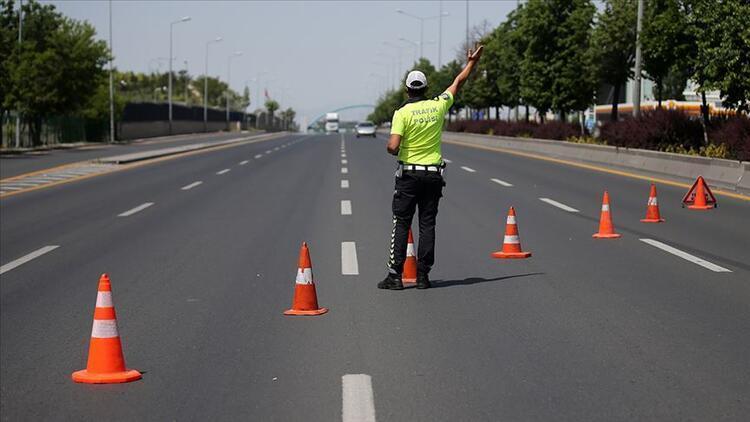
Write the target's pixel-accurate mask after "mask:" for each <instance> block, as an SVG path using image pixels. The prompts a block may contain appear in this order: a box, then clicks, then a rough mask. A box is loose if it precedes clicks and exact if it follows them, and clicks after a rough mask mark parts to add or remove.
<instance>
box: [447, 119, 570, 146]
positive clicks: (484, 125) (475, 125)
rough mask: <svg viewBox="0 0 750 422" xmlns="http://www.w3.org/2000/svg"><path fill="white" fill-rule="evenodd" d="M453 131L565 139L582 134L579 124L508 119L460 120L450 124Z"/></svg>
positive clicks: (449, 127) (449, 128)
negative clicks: (539, 122) (512, 120)
mask: <svg viewBox="0 0 750 422" xmlns="http://www.w3.org/2000/svg"><path fill="white" fill-rule="evenodd" d="M448 130H449V131H453V132H467V133H481V134H485V135H497V136H516V137H522V138H540V139H552V140H559V141H563V140H566V139H568V138H571V137H574V136H580V135H581V130H580V129H579V127H578V125H576V124H571V123H565V122H558V121H552V122H548V123H545V124H538V123H535V122H528V123H527V122H509V121H506V120H458V121H455V122H451V123H450V124H449V125H448Z"/></svg>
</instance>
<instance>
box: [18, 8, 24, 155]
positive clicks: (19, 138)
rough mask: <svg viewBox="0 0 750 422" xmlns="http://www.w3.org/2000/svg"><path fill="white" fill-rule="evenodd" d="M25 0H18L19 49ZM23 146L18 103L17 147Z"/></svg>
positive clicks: (21, 38) (19, 47)
mask: <svg viewBox="0 0 750 422" xmlns="http://www.w3.org/2000/svg"><path fill="white" fill-rule="evenodd" d="M22 34H23V0H20V1H19V2H18V49H19V51H20V49H21V41H23V36H22ZM20 147H21V110H20V104H18V103H16V148H20Z"/></svg>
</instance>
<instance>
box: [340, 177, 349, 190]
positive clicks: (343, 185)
mask: <svg viewBox="0 0 750 422" xmlns="http://www.w3.org/2000/svg"><path fill="white" fill-rule="evenodd" d="M348 188H349V181H348V180H346V179H344V180H342V181H341V189H348Z"/></svg>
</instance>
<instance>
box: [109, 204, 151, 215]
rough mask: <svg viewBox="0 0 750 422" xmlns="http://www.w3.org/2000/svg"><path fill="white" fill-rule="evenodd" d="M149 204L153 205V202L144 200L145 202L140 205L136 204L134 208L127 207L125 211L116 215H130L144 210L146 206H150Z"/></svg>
mask: <svg viewBox="0 0 750 422" xmlns="http://www.w3.org/2000/svg"><path fill="white" fill-rule="evenodd" d="M151 205H154V203H153V202H146V203H143V204H141V205H138V206H137V207H135V208H132V209H129V210H127V211H125V212H123V213H121V214H117V216H118V217H130V216H131V215H133V214H135V213H137V212H141V211H143V210H145V209H146V208H148V207H150V206H151Z"/></svg>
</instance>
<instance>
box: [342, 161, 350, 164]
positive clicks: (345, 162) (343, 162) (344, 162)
mask: <svg viewBox="0 0 750 422" xmlns="http://www.w3.org/2000/svg"><path fill="white" fill-rule="evenodd" d="M347 163H349V161H347V160H341V164H347Z"/></svg>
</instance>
